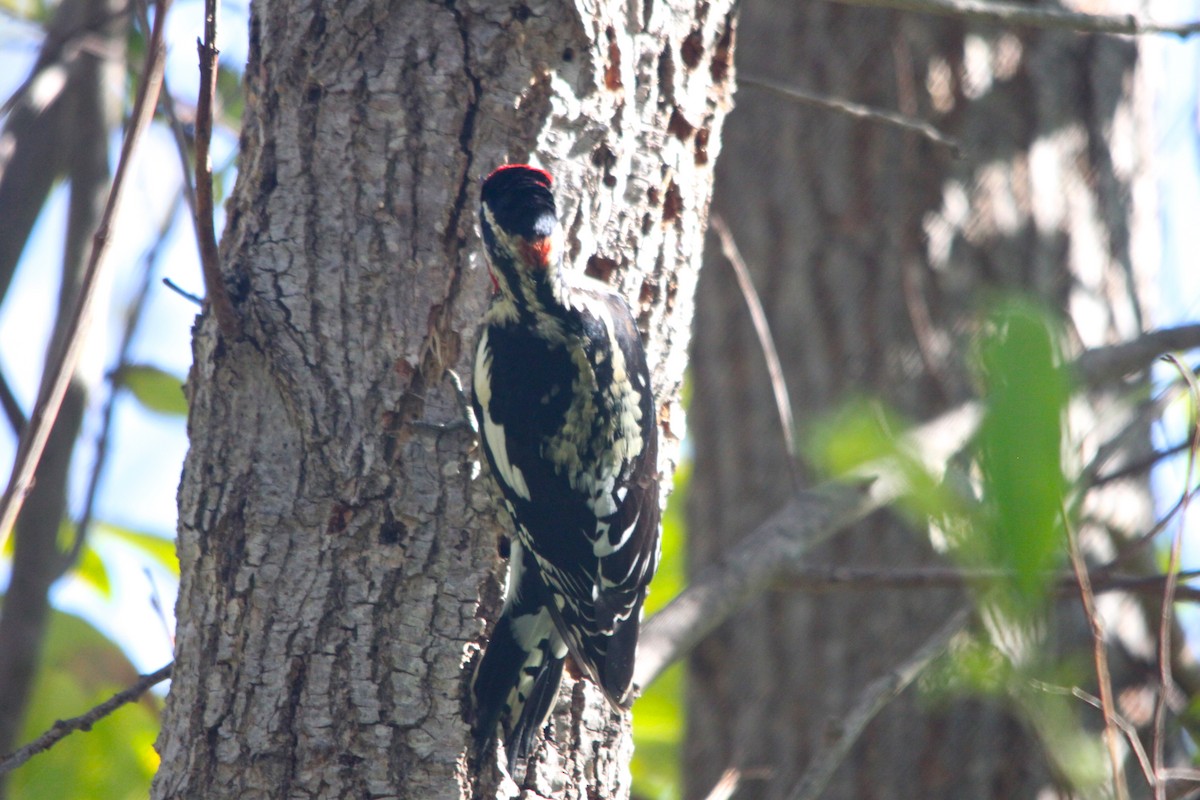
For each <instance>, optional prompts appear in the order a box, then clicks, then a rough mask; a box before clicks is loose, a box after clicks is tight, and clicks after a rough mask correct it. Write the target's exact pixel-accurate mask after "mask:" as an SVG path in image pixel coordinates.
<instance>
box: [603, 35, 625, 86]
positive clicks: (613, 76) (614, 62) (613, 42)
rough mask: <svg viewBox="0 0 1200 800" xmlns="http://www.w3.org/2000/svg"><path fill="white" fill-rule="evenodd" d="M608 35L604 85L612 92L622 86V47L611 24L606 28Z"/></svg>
mask: <svg viewBox="0 0 1200 800" xmlns="http://www.w3.org/2000/svg"><path fill="white" fill-rule="evenodd" d="M604 33H605V35H606V36H607V37H608V64H607V65H606V66H605V67H604V85H605V86H606V87H608V90H609V91H610V92H615V91H616V90H617V89H620V88H621V48H620V47H619V46H618V45H617V33H616V31H614V30H613V29H612V27H611V26H610V27H609V28H608V29H607V30H605V32H604Z"/></svg>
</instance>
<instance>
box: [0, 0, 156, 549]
mask: <svg viewBox="0 0 1200 800" xmlns="http://www.w3.org/2000/svg"><path fill="white" fill-rule="evenodd" d="M168 4H169V0H160V2H159V4H158V10H157V13H156V14H155V16H154V28H153V29H152V30H151V32H150V41H149V43H148V46H147V48H146V63H145V66H144V67H143V69H142V74H143V76H144V77H143V79H142V84H141V86H140V87H139V89H138V96H137V100H136V101H135V102H134V105H133V114H132V117H131V121H130V125H129V127H128V129H127V130H126V132H125V141H124V142H123V143H122V146H121V156H120V159H119V160H118V162H117V169H116V173H115V174H114V176H113V183H112V188H111V189H110V190H109V194H108V202H107V203H106V204H105V206H104V213H103V215H102V216H101V218H100V225H99V227H98V228H97V229H96V234H95V236H94V237H93V238H92V253H91V257H90V258H89V260H88V265H87V269H86V270H85V272H84V275H83V280H82V281H81V282H80V287H79V299H78V301H77V303H76V305H75V309H74V311H73V312H72V314H71V318H70V322H69V324H68V325H67V327H66V336H65V337H64V340H63V346H62V349H61V350H59V352H58V353H56V354H55V357H54V359H53V363H52V365H51V369H50V372H49V374H50V375H51V376H53V377H52V378H51V379H50V380H48V381H46V382H45V383H44V390H43V392H42V393H41V394H40V395H39V397H38V400H37V403H36V404H35V405H34V409H33V413H32V415H31V416H30V421H29V426H28V428H27V429H26V431H25V434H26V435H25V436H22V437H21V441H20V442H19V444H18V446H17V457H16V461H15V463H14V465H13V470H12V474H11V475H10V477H9V481H8V487H7V489H5V492H4V497H3V499H0V549H2V548H3V546H4V542H5V541H6V540H7V538H8V536H9V534H10V532H11V530H12V527H13V522H14V520H16V518H17V513H18V512H19V511H20V510H21V505H22V504H23V503H24V502H25V495H26V494H27V493H28V492H29V489H30V488H31V486H32V481H33V474H34V471H35V470H36V469H37V465H38V461H39V460H40V459H41V457H42V451H43V450H44V449H45V447H46V441H47V440H48V439H49V436H50V430H51V428H52V427H53V425H54V420H55V418H56V417H57V416H58V410H59V407H60V406H61V405H62V400H63V396H64V395H65V394H66V391H67V385H68V384H69V383H70V380H71V376H72V375H73V374H74V372H75V366H76V365H77V364H78V362H79V357H80V355H81V354H82V351H83V331H84V330H86V323H87V322H89V321H90V317H91V313H92V305H93V303H94V301H95V294H96V285H97V282H98V280H99V277H100V270H101V267H102V266H103V264H104V256H105V255H106V253H107V252H108V244H109V241H110V238H111V235H112V227H113V222H114V220H115V218H116V213H117V208H118V205H119V202H120V199H121V191H122V189H123V187H124V185H125V176H126V173H127V172H128V170H129V164H130V162H131V161H132V157H131V156H132V153H133V151H134V148H135V147H136V146H137V144H138V142H139V141H140V139H141V136H142V133H143V132H144V131H145V130H146V127H147V126H148V125H149V123H150V118H151V117H153V116H154V107H155V105H156V102H157V98H158V92H159V89H160V88H161V86H162V72H163V58H164V52H165V51H164V47H163V26H164V24H165V20H166V15H167V14H166V11H167V6H168Z"/></svg>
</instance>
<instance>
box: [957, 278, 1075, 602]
mask: <svg viewBox="0 0 1200 800" xmlns="http://www.w3.org/2000/svg"><path fill="white" fill-rule="evenodd" d="M989 328H990V330H991V333H990V334H989V335H988V336H987V337H986V338H985V339H984V341H983V343H982V346H981V348H980V365H981V367H982V373H983V379H984V385H985V412H984V416H983V420H982V422H981V424H980V429H979V463H980V469H981V473H982V478H983V497H984V501H985V504H986V512H985V515H986V517H987V522H988V523H990V524H985V525H984V526H983V527H984V532H985V535H986V536H987V541H988V550H989V556H990V558H991V560H992V561H993V566H996V567H999V568H1001V569H1008V570H1012V571H1013V572H1014V573H1015V576H1016V577H1015V581H1014V585H1013V588H1014V589H1015V594H1014V599H1016V600H1018V601H1019V602H1020V603H1021V604H1022V605H1024V606H1025V607H1026V610H1030V609H1031V608H1032V607H1036V606H1037V605H1038V604H1039V603H1040V601H1041V599H1042V598H1043V597H1044V595H1045V589H1046V581H1047V580H1048V572H1047V571H1048V570H1049V569H1050V568H1051V567H1053V566H1054V564H1055V562H1056V561H1057V560H1058V559H1059V557H1060V556H1061V554H1062V553H1063V547H1062V542H1063V535H1062V527H1061V519H1060V517H1061V513H1062V508H1063V502H1064V494H1065V491H1066V481H1065V479H1064V477H1063V469H1062V447H1063V416H1064V414H1065V411H1066V406H1067V401H1068V399H1069V396H1070V381H1069V379H1068V377H1067V372H1066V369H1065V367H1064V365H1063V360H1062V357H1061V355H1060V354H1059V352H1058V345H1057V341H1056V339H1055V336H1054V334H1053V333H1052V328H1051V323H1050V319H1049V315H1048V314H1046V313H1044V312H1043V311H1041V310H1040V309H1038V308H1036V307H1034V306H1032V305H1030V304H1028V303H1022V302H1015V301H1014V302H1009V303H1007V304H1005V305H1003V306H1002V307H1001V308H1000V309H999V310H998V311H997V312H996V313H995V314H994V315H993V316H992V319H991V324H990V325H989Z"/></svg>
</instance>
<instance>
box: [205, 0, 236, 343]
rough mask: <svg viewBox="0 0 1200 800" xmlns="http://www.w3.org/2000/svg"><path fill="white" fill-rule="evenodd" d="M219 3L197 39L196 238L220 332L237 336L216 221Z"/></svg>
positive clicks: (210, 4)
mask: <svg viewBox="0 0 1200 800" xmlns="http://www.w3.org/2000/svg"><path fill="white" fill-rule="evenodd" d="M217 12H218V9H217V0H205V3H204V41H203V42H201V41H200V40H199V39H197V40H196V50H197V52H198V53H199V54H200V98H199V100H198V101H197V103H196V238H197V240H198V244H199V246H200V269H201V272H202V273H203V274H204V289H205V292H206V293H207V295H208V302H209V303H211V304H212V309H213V313H214V314H215V315H216V317H217V326H218V327H219V328H220V329H221V333H222V334H223V335H225V336H226V337H229V338H234V337H236V336H237V332H238V328H239V325H238V317H237V312H236V311H234V309H233V302H232V301H231V300H230V299H229V292H227V291H226V290H225V281H224V279H223V278H222V277H221V254H220V251H219V250H218V248H217V233H216V229H215V227H214V222H213V169H212V156H211V155H210V154H209V145H210V144H211V143H212V129H213V104H214V103H215V98H216V94H217V57H218V56H219V55H220V51H219V50H217V47H216V42H217Z"/></svg>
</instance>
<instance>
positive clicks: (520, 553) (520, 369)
mask: <svg viewBox="0 0 1200 800" xmlns="http://www.w3.org/2000/svg"><path fill="white" fill-rule="evenodd" d="M552 184H553V181H552V179H551V177H550V175H549V174H548V173H546V172H544V171H542V170H540V169H535V168H533V167H530V166H526V165H523V164H514V165H509V166H504V167H500V168H499V169H497V170H496V171H495V172H493V173H492V174H491V175H489V176H488V178H487V179H486V180H485V181H484V183H483V188H482V192H481V201H482V202H481V208H480V229H481V232H482V234H483V242H484V246H485V248H486V250H487V257H488V266H489V271H490V274H491V278H492V283H493V288H494V295H493V297H492V301H491V305H490V306H489V308H488V310H487V312H486V314H485V315H484V319H483V326H482V329H481V332H480V336H479V345H478V347H477V348H476V352H475V367H474V376H473V378H474V380H473V384H474V397H473V401H472V405H473V407H474V411H475V417H476V420H477V421H478V423H479V428H480V439H481V440H482V443H483V451H484V453H485V454H486V456H487V461H488V464H489V465H490V466H491V473H492V476H493V477H494V478H495V480H496V482H497V483H498V484H499V487H500V491H501V495H502V496H503V501H504V505H505V508H506V510H507V512H508V516H509V517H511V519H512V523H513V528H514V532H515V537H514V539H513V542H512V548H511V554H510V556H509V562H508V585H507V593H506V596H505V602H504V610H503V612H502V613H501V616H500V619H499V620H498V621H497V623H496V625H495V629H494V630H493V631H492V635H491V638H490V639H489V642H488V645H487V649H486V651H485V652H484V655H483V658H482V659H481V660H480V663H479V667H478V669H477V671H476V674H475V681H474V687H473V693H474V696H475V704H476V711H477V714H476V717H477V729H476V730H477V733H478V737H479V739H480V746H481V748H482V747H484V746H486V745H487V744H488V743H490V742H491V741H492V740H493V739H494V738H495V736H496V734H497V730H499V731H500V733H501V734H502V738H503V739H504V742H505V747H506V751H507V754H508V766H509V772H510V773H511V774H514V775H515V774H516V769H517V766H518V764H523V763H524V762H525V760H526V759H527V758H528V756H529V754H530V752H531V751H532V748H533V746H534V744H535V742H536V739H537V736H538V734H539V733H540V732H541V731H542V729H543V728H544V727H545V724H546V719H547V717H548V716H549V714H550V710H551V708H552V707H553V704H554V699H555V696H556V695H557V693H558V687H559V683H560V680H561V678H562V671H563V662H564V659H565V658H566V656H567V654H568V653H569V654H570V655H571V657H572V659H573V660H574V661H575V663H576V664H577V665H578V666H579V668H580V671H581V672H583V673H584V674H585V675H586V676H587V677H588V678H589V679H590V680H591V681H592V682H593V683H595V684H596V685H597V686H599V687H600V689H601V690H602V691H603V692H604V694H605V696H606V697H607V698H608V700H609V702H610V703H611V704H612V705H613V706H614V707H615V708H618V709H620V708H624V707H627V705H628V704H629V703H631V702H632V698H631V697H630V689H631V684H632V681H633V664H634V654H635V650H636V649H637V640H638V626H639V624H640V622H641V610H642V603H643V601H644V600H645V598H646V591H647V585H648V584H649V583H650V579H651V578H653V577H654V572H655V570H656V569H657V567H658V559H659V505H658V503H659V497H658V493H659V478H658V469H657V461H658V425H657V423H656V421H655V414H654V408H655V406H654V398H653V395H652V393H651V388H650V372H649V369H648V368H647V365H646V354H645V350H644V349H643V347H642V340H641V337H640V335H639V333H638V329H637V325H636V323H635V321H634V317H633V313H632V312H631V311H630V309H629V305H628V304H627V303H626V302H625V300H624V299H623V298H622V297H621V296H620V295H619V294H617V293H616V292H614V291H613V290H612V289H611V288H609V287H608V286H607V285H605V284H603V283H601V282H599V281H596V280H593V279H591V278H588V277H586V276H583V275H578V274H571V273H569V272H568V271H567V270H565V269H564V268H563V232H562V229H561V227H560V225H559V221H558V213H557V209H556V207H555V202H554V194H553V191H552Z"/></svg>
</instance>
